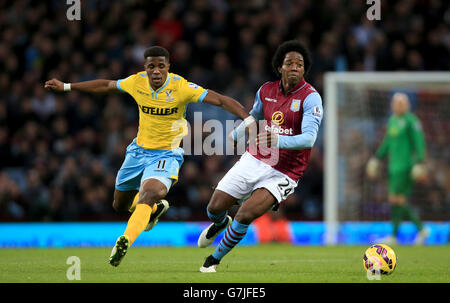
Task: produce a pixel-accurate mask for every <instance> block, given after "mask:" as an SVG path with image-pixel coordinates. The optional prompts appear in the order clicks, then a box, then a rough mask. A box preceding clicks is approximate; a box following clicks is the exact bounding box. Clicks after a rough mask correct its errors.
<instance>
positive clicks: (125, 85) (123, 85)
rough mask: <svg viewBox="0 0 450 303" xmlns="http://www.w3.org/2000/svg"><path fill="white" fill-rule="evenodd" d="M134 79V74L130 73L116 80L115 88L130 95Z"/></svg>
mask: <svg viewBox="0 0 450 303" xmlns="http://www.w3.org/2000/svg"><path fill="white" fill-rule="evenodd" d="M135 80H136V75H131V76H129V77H127V78H124V79H120V80H117V81H116V85H117V88H118V89H119V90H120V91H122V92H127V93H129V94H130V95H132V91H133V86H134V83H135Z"/></svg>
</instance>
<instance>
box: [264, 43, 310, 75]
mask: <svg viewBox="0 0 450 303" xmlns="http://www.w3.org/2000/svg"><path fill="white" fill-rule="evenodd" d="M289 52H297V53H300V54H301V55H302V56H303V62H304V64H305V74H304V76H306V74H307V73H308V71H309V68H310V67H311V56H310V54H309V51H308V49H307V48H306V46H305V45H303V44H302V43H301V42H300V41H298V40H290V41H286V42H283V43H282V44H281V45H280V46H279V47H278V49H277V50H276V52H275V54H274V55H273V58H272V68H273V71H274V72H275V74H276V75H277V77H281V74H280V72H279V71H278V68H279V67H281V66H282V65H283V61H284V57H285V56H286V54H287V53H289Z"/></svg>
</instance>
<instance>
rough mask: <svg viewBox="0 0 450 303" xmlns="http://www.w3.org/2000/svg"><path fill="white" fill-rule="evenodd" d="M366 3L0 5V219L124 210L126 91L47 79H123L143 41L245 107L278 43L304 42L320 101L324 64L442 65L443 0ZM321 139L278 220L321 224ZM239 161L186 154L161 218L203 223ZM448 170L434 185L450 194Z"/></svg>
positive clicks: (134, 68) (213, 0)
mask: <svg viewBox="0 0 450 303" xmlns="http://www.w3.org/2000/svg"><path fill="white" fill-rule="evenodd" d="M365 2H366V1H362V0H353V1H339V0H328V1H312V0H299V1H269V0H253V1H251V0H248V1H224V0H209V1H208V0H197V1H181V0H180V1H176V0H174V1H107V0H105V1H101V0H98V1H94V0H90V1H82V6H81V20H80V21H68V20H67V17H66V10H67V8H68V7H69V5H67V4H66V1H63V0H58V1H26V0H16V1H0V221H85V220H89V221H106V220H108V221H109V220H123V219H124V218H126V216H123V215H122V216H121V215H117V214H115V213H114V211H113V208H112V206H111V205H112V201H113V191H114V182H115V175H116V173H117V171H118V169H119V168H120V165H121V163H122V161H123V158H124V154H125V149H126V146H127V145H128V144H129V143H130V142H131V140H132V139H133V138H134V137H135V135H136V132H137V125H138V110H137V106H136V105H135V103H134V101H133V99H132V98H131V97H130V96H128V95H126V94H113V95H97V96H94V95H88V94H80V93H77V92H71V93H67V94H54V93H51V92H47V91H45V90H44V88H43V83H44V82H45V81H46V80H48V79H51V78H58V79H60V80H62V81H64V82H77V81H85V80H92V79H97V78H104V79H113V80H115V79H120V78H124V77H127V76H128V75H130V74H133V73H136V72H138V71H141V70H142V69H143V68H142V65H143V52H144V50H145V49H146V48H147V47H149V46H152V45H162V46H164V47H166V48H167V49H168V50H169V51H170V53H171V59H170V60H171V72H174V73H178V74H180V75H182V76H183V77H185V78H187V79H188V80H189V81H191V82H194V83H196V84H198V85H201V86H203V87H205V88H209V89H213V90H216V91H218V92H220V93H222V94H225V95H228V96H231V97H234V98H235V99H237V100H238V101H240V102H241V103H242V104H243V105H244V106H245V107H246V108H247V109H248V110H250V109H251V107H252V104H253V99H254V95H255V93H256V91H257V89H258V88H259V86H260V85H261V84H263V83H264V82H266V81H269V80H273V79H274V74H273V73H272V71H271V65H270V61H271V57H272V55H273V53H274V51H275V50H276V48H277V46H278V45H279V44H280V43H282V42H283V41H284V40H289V39H299V40H300V41H302V42H303V43H305V44H306V45H307V46H308V47H309V48H310V49H311V53H312V58H313V65H312V68H311V71H310V73H309V75H308V76H307V77H306V80H307V81H308V82H310V83H311V84H312V85H313V86H315V87H316V88H317V90H318V91H319V92H320V93H321V95H322V97H323V75H324V73H325V72H327V71H400V70H403V71H432V70H449V68H450V56H449V50H450V31H449V23H450V11H449V9H448V3H447V1H445V0H442V1H439V0H430V1H421V0H416V1H391V0H389V1H381V2H382V6H381V21H369V20H368V19H367V18H366V11H367V9H368V5H366V4H365ZM195 111H201V112H202V117H203V119H204V120H208V119H218V120H220V121H225V120H227V119H235V118H236V117H233V116H231V115H230V114H228V113H226V112H225V111H223V110H222V109H220V108H215V107H212V106H209V105H197V104H195V105H193V104H192V105H190V106H189V108H188V113H187V118H188V120H189V121H192V119H193V113H194V112H195ZM322 134H323V127H322V128H321V131H320V134H319V138H318V140H317V142H316V145H315V147H314V149H313V152H312V155H311V160H310V164H309V167H308V169H307V172H306V174H305V176H304V178H303V179H302V181H301V182H300V185H299V187H298V188H297V190H296V192H295V194H294V195H291V196H290V197H289V199H288V200H287V201H286V202H285V204H284V205H283V207H282V208H281V210H280V212H279V213H278V214H277V215H278V216H280V215H281V216H283V215H284V216H286V217H287V218H288V219H291V220H314V221H316V220H322V219H323V171H324V170H323V135H322ZM205 135H207V134H205ZM237 159H238V157H237V156H234V157H233V156H186V157H185V162H184V164H183V166H182V169H181V171H180V179H179V182H178V183H177V184H176V185H175V186H174V187H173V188H172V189H171V191H170V193H169V195H168V197H167V199H168V200H169V202H170V203H171V208H170V210H169V211H168V212H167V214H166V215H165V219H166V220H183V221H193V220H207V217H206V213H205V208H206V205H207V203H208V200H209V198H210V196H211V193H212V191H213V186H215V185H216V184H217V182H218V180H220V179H221V177H222V176H223V175H224V174H225V173H226V172H227V170H228V169H229V168H230V167H231V166H232V165H233V163H234V162H235V161H236V160H237ZM449 175H450V174H448V175H447V176H446V178H444V182H442V184H441V185H440V186H441V188H440V189H439V190H440V191H441V192H443V193H444V201H446V203H448V202H449V196H448V193H449V192H450V181H449V180H450V176H449ZM445 180H446V181H445ZM445 193H446V195H445Z"/></svg>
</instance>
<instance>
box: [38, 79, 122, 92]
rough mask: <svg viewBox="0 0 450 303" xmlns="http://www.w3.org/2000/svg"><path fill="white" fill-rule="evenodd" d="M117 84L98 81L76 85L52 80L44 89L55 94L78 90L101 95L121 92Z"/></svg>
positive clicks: (103, 80)
mask: <svg viewBox="0 0 450 303" xmlns="http://www.w3.org/2000/svg"><path fill="white" fill-rule="evenodd" d="M116 82H117V81H115V80H105V79H97V80H91V81H83V82H76V83H64V82H62V81H60V80H58V79H52V80H48V81H47V82H45V85H44V88H46V89H48V90H51V91H55V92H65V91H71V90H76V91H80V92H84V93H94V94H96V93H98V94H101V93H112V92H119V89H118V88H117V84H116Z"/></svg>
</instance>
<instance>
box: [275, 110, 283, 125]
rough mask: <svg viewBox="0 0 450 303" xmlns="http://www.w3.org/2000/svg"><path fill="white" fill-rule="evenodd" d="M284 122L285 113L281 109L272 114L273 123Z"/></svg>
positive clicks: (279, 123)
mask: <svg viewBox="0 0 450 303" xmlns="http://www.w3.org/2000/svg"><path fill="white" fill-rule="evenodd" d="M283 122H284V116H283V113H282V112H280V111H276V112H274V113H273V114H272V123H273V124H276V125H281V124H283Z"/></svg>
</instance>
